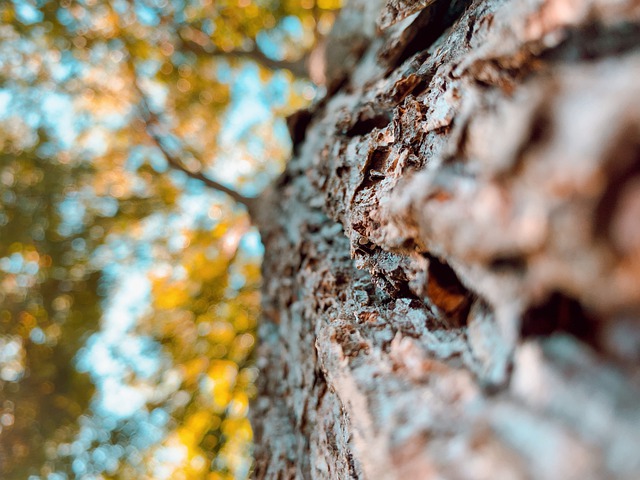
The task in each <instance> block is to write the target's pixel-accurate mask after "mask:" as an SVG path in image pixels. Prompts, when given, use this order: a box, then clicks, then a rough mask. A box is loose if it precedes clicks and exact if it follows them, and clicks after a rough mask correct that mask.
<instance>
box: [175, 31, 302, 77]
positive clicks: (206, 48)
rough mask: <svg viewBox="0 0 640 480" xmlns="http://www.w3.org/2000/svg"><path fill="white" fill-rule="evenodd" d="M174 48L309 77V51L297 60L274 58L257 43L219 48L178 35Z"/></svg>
mask: <svg viewBox="0 0 640 480" xmlns="http://www.w3.org/2000/svg"><path fill="white" fill-rule="evenodd" d="M176 48H178V49H180V50H184V51H189V52H192V53H195V54H197V55H209V56H211V57H226V58H230V59H239V60H243V59H245V60H251V61H253V62H256V63H258V64H260V65H262V66H263V67H265V68H268V69H270V70H282V69H286V70H289V71H290V72H291V73H292V74H293V75H294V76H296V77H298V78H304V79H308V78H309V67H308V62H309V53H306V54H305V55H303V56H302V57H300V58H299V59H297V60H274V59H272V58H269V57H268V56H266V55H265V54H264V53H263V52H262V51H261V50H260V49H259V48H258V46H257V45H255V44H254V45H253V47H252V48H251V49H249V50H230V51H225V50H220V49H217V48H216V47H214V46H213V45H212V44H210V43H209V44H206V45H201V44H200V43H198V42H195V41H193V40H186V39H184V38H182V37H180V44H179V45H177V46H176Z"/></svg>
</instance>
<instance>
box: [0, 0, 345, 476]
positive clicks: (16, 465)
mask: <svg viewBox="0 0 640 480" xmlns="http://www.w3.org/2000/svg"><path fill="white" fill-rule="evenodd" d="M339 3H340V2H339V1H337V0H253V1H252V0H217V1H216V0H213V1H211V0H209V1H207V0H172V1H171V0H129V1H126V0H115V1H112V0H62V1H47V0H14V1H6V2H2V3H0V19H1V21H0V478H3V479H5V478H6V479H24V478H29V476H30V475H35V476H36V477H39V478H47V477H49V478H52V479H58V478H123V479H125V478H132V479H133V478H135V479H138V478H175V479H179V478H211V479H213V478H242V477H245V476H246V475H247V474H248V468H249V465H250V442H251V429H250V426H249V425H248V422H247V419H246V411H247V408H248V402H249V399H250V398H251V396H252V394H253V390H252V389H253V376H254V375H255V370H254V369H253V368H252V364H251V352H252V347H253V345H254V342H255V339H254V330H255V326H256V318H257V315H258V308H259V295H258V291H257V287H258V284H259V264H258V262H259V249H256V248H255V247H251V246H250V242H248V241H242V240H241V239H242V236H243V235H244V234H245V233H246V232H247V231H248V230H249V224H248V220H247V218H246V213H244V211H243V209H242V208H240V207H239V206H238V205H234V204H233V202H231V201H230V200H229V199H228V198H226V197H225V196H224V195H223V194H220V193H218V192H211V191H206V190H205V189H204V188H203V187H202V185H201V184H200V183H199V182H198V181H197V180H192V179H189V178H187V176H186V175H184V173H183V172H180V171H176V170H172V167H175V165H173V166H172V165H171V162H167V154H169V155H173V156H175V157H176V158H179V160H180V163H181V165H180V166H179V167H180V168H184V169H186V170H189V171H192V172H199V173H202V174H204V175H207V176H209V177H211V178H215V179H217V180H219V181H221V182H222V183H227V184H229V183H233V184H235V186H236V188H238V189H239V190H242V192H243V194H244V195H246V196H252V195H255V194H256V193H257V192H258V191H259V190H260V189H261V188H262V187H263V186H264V185H265V184H266V182H268V181H269V179H271V178H273V176H274V175H276V174H277V173H278V171H279V170H280V168H281V167H282V162H283V160H284V158H286V155H287V153H288V148H289V146H288V139H287V137H286V133H285V132H286V129H285V128H284V124H283V120H282V116H283V115H285V114H287V113H289V112H291V111H292V110H294V109H296V108H299V107H300V106H301V105H303V104H304V103H305V102H307V101H308V100H309V99H310V96H311V94H312V93H313V90H312V87H311V85H310V83H309V81H308V80H305V79H302V78H299V77H298V76H297V75H299V74H300V69H299V65H301V64H302V62H301V60H303V59H304V58H305V56H306V55H307V54H308V53H309V51H310V50H311V49H312V48H313V47H314V45H315V44H316V42H317V40H318V38H319V37H320V36H322V35H323V34H325V33H326V32H327V30H328V28H329V26H330V24H331V22H332V19H333V15H334V11H335V9H337V8H338V7H339V6H340V5H339ZM287 66H291V69H290V70H288V69H286V68H284V67H287ZM294 66H295V68H294ZM276 67H283V69H276V70H274V68H276ZM145 103H146V104H147V106H148V108H149V110H151V112H148V113H149V114H150V115H151V120H153V122H152V123H150V118H149V115H144V112H143V110H144V108H143V105H144V104H145ZM274 112H275V113H274ZM158 140H159V142H160V143H158ZM159 147H160V148H159ZM131 275H134V276H135V275H138V276H139V278H141V279H142V280H141V282H140V283H141V287H140V292H142V293H140V292H139V297H136V298H137V299H136V300H135V302H137V303H136V305H137V307H136V309H135V312H133V313H126V315H130V316H131V318H130V319H129V320H130V321H128V323H127V322H124V320H122V319H121V320H122V322H121V323H122V325H123V326H121V327H119V326H117V325H116V326H114V325H113V320H110V319H112V318H114V316H115V315H116V314H115V313H114V312H120V310H118V308H119V307H118V306H119V305H121V304H123V302H124V301H125V300H123V298H125V297H126V291H125V292H123V291H122V290H123V288H120V287H121V286H122V285H125V284H126V280H127V278H128V276H131ZM135 278H138V277H135ZM134 283H135V282H134ZM126 285H128V284H126ZM145 288H146V289H147V290H148V292H147V290H145ZM124 290H126V288H125V289H124ZM144 292H147V293H144ZM120 315H124V314H120ZM127 318H128V317H127ZM110 322H111V323H110ZM116 333H117V334H118V335H119V336H114V335H116ZM108 339H110V340H108ZM109 341H110V342H111V343H109ZM105 345H106V347H105ZM107 347H108V348H107ZM120 347H121V348H120ZM119 348H120V350H121V351H120V350H118V349H119ZM100 349H102V350H100ZM109 349H111V350H109ZM127 349H128V350H127ZM136 349H138V350H136ZM107 350H109V352H111V353H109V355H111V357H108V358H111V360H109V361H111V362H112V363H109V362H107V360H103V359H102V358H103V357H101V356H100V355H98V354H97V353H96V352H103V351H107ZM116 350H118V352H120V353H118V352H116ZM113 352H115V353H113ZM132 352H133V353H132ZM136 352H137V353H136ZM104 355H106V354H104V353H103V356H104ZM136 355H137V356H136ZM116 357H117V358H116ZM104 358H107V357H104ZM114 358H115V359H116V360H117V361H116V360H114ZM143 360H144V362H146V361H147V360H148V361H149V362H150V365H151V364H153V365H152V366H150V367H148V368H147V367H144V368H143V365H142V363H144V362H143ZM113 362H115V363H113ZM118 362H119V363H118ZM154 362H155V363H154ZM136 363H140V365H137V364H136ZM109 365H111V366H110V367H109V368H112V370H113V371H111V370H109V368H107V366H109ZM113 365H116V367H117V368H116V367H114V366H113ZM114 369H115V370H114ZM114 372H116V373H114ZM116 377H117V379H118V382H120V384H118V385H120V387H122V388H123V389H124V390H123V391H126V392H129V393H131V392H134V393H136V394H137V395H138V396H137V397H135V398H142V399H143V400H142V401H141V403H140V408H139V411H137V412H134V413H132V411H127V413H122V414H121V415H120V416H117V415H115V416H114V415H111V414H110V413H109V409H108V408H107V409H105V408H103V407H104V406H103V405H102V403H101V402H103V403H104V401H105V398H106V397H108V396H109V395H117V394H118V393H117V392H116V391H115V388H116V387H115V386H114V385H115V384H113V383H109V382H111V381H112V380H113V379H114V378H116ZM105 378H106V379H107V380H105ZM120 387H118V388H120ZM125 387H126V388H125ZM127 389H128V390H127ZM132 398H134V397H132ZM122 401H123V403H126V400H125V399H124V398H123V400H122ZM116 403H117V402H116ZM101 405H102V406H101ZM130 410H132V409H130ZM145 432H146V433H145ZM149 432H152V433H149Z"/></svg>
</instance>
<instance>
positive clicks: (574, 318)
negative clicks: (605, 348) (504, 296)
mask: <svg viewBox="0 0 640 480" xmlns="http://www.w3.org/2000/svg"><path fill="white" fill-rule="evenodd" d="M560 332H562V333H568V334H570V335H573V336H574V337H576V338H578V339H579V340H581V341H583V342H584V343H586V344H587V345H589V346H591V347H592V348H594V349H595V350H599V346H598V337H599V330H598V321H597V319H596V318H595V317H594V316H593V315H591V314H589V312H587V311H586V310H585V309H584V308H583V307H582V305H580V303H579V302H578V301H577V300H575V299H574V298H571V297H568V296H566V295H564V294H563V293H560V292H554V293H552V294H551V295H550V296H549V298H548V299H547V300H546V301H545V302H544V303H541V304H539V305H535V306H533V307H531V308H530V309H529V310H527V311H526V312H525V314H524V315H523V317H522V325H521V327H520V333H521V335H522V337H523V338H528V337H546V336H549V335H552V334H553V333H560Z"/></svg>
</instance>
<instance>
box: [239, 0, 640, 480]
mask: <svg viewBox="0 0 640 480" xmlns="http://www.w3.org/2000/svg"><path fill="white" fill-rule="evenodd" d="M403 9H404V10H403ZM394 16H395V17H394ZM343 18H347V19H349V21H345V20H343V21H342V22H341V21H340V20H339V21H338V22H337V26H336V32H335V33H334V36H333V40H330V41H329V42H328V44H329V45H340V48H339V49H338V48H334V49H333V50H331V49H329V54H331V53H332V52H333V53H334V55H333V58H329V59H328V61H327V65H328V72H327V75H326V77H327V79H328V95H327V96H326V97H325V98H324V99H323V100H321V101H319V102H317V103H316V104H315V105H313V106H312V107H311V108H310V109H309V110H308V111H307V112H305V113H303V114H298V115H297V116H296V117H295V118H292V119H291V121H290V127H291V130H292V132H293V138H294V140H295V141H296V142H297V145H296V147H295V152H296V154H295V155H294V157H293V158H292V159H291V161H290V162H289V164H288V166H287V169H286V171H285V173H284V174H283V176H282V177H281V178H280V179H279V180H278V182H277V183H276V184H274V185H273V187H272V188H271V189H270V190H269V191H268V193H267V194H266V195H265V198H263V199H262V200H263V201H261V206H262V208H261V210H260V212H259V213H258V223H259V224H260V225H261V232H262V235H263V242H264V244H265V247H266V254H265V261H264V266H263V275H264V287H263V303H264V313H263V320H262V323H261V326H260V342H261V343H260V347H259V349H258V359H259V360H258V362H259V368H260V372H261V374H260V378H259V380H258V383H259V385H258V386H259V397H258V399H257V400H256V402H255V404H254V406H253V409H252V413H251V415H252V422H253V425H254V430H255V438H256V464H255V476H256V478H367V479H385V478H390V479H392V478H454V479H455V478H461V479H485V478H486V479H489V478H490V479H496V478H505V479H512V478H516V479H517V478H541V479H542V478H544V479H571V478H594V479H595V478H629V479H632V478H638V476H639V475H640V457H638V456H637V451H638V449H639V448H640V405H638V402H637V399H638V398H640V397H639V393H640V385H638V378H640V377H639V376H638V373H639V371H638V366H637V365H638V360H639V359H640V228H639V227H638V225H639V224H640V223H639V222H638V220H637V219H638V218H640V200H639V199H640V163H639V162H640V83H638V81H637V78H638V76H639V75H640V49H639V48H638V45H640V7H639V6H638V3H637V2H634V1H632V0H512V1H506V0H502V1H498V0H483V1H481V0H476V1H473V2H471V1H451V2H446V1H443V0H436V1H435V2H428V1H426V2H397V1H395V0H388V1H387V2H380V1H376V2H367V1H366V0H352V1H351V2H350V3H349V4H348V5H347V7H345V12H343ZM356 21H359V22H361V23H360V24H354V23H353V22H356ZM350 22H351V23H350ZM375 22H378V23H377V24H376V23H375ZM337 54H339V55H337ZM342 58H345V59H348V61H345V62H341V59H342Z"/></svg>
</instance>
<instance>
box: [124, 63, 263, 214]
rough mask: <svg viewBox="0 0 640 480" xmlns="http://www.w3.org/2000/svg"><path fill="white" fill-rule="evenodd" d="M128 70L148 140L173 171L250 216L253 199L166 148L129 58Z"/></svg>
mask: <svg viewBox="0 0 640 480" xmlns="http://www.w3.org/2000/svg"><path fill="white" fill-rule="evenodd" d="M129 68H130V70H131V75H132V77H133V87H134V89H135V90H136V93H137V94H138V97H139V101H138V107H139V108H138V111H139V113H140V117H141V119H142V121H143V123H144V126H145V131H146V133H147V135H148V136H149V138H150V139H151V140H152V141H153V143H154V144H155V145H156V147H158V149H159V150H160V151H161V152H162V154H163V156H164V157H165V159H166V160H167V163H168V164H169V166H170V167H171V168H173V169H174V170H179V171H181V172H184V173H185V174H187V176H189V177H190V178H194V179H196V180H199V181H201V182H202V183H204V184H205V185H206V186H207V187H209V188H211V189H213V190H217V191H219V192H222V193H225V194H226V195H228V196H229V197H230V198H231V199H232V200H234V201H235V202H237V203H240V204H242V205H244V206H245V207H246V208H247V211H248V212H249V215H251V213H252V212H253V211H254V207H255V201H256V200H255V199H253V198H249V197H245V196H244V195H242V194H240V193H239V192H237V191H236V190H234V189H232V188H229V187H227V186H225V185H223V184H221V183H219V182H216V181H215V180H213V179H211V178H209V177H207V176H206V175H204V174H203V173H202V172H199V171H193V170H190V169H189V168H187V167H186V166H185V165H184V164H183V163H182V161H181V160H180V158H178V156H177V155H176V154H175V153H173V152H172V151H171V149H170V148H169V147H167V146H166V142H165V141H164V140H163V134H162V133H161V132H162V130H163V129H164V126H163V124H162V122H161V120H160V118H159V117H158V115H157V114H156V113H155V112H154V111H153V109H152V108H151V107H150V105H149V101H148V100H147V95H146V93H145V92H144V90H143V88H142V87H141V86H140V82H139V78H138V75H137V73H136V68H135V65H134V64H133V62H132V61H131V56H129Z"/></svg>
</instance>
